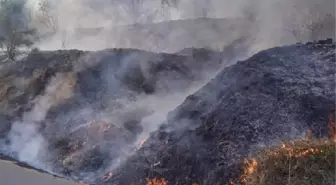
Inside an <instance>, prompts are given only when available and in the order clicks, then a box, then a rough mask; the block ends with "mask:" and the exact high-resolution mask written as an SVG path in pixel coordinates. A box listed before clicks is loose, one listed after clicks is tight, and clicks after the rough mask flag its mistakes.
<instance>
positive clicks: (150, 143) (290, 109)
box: [0, 40, 335, 185]
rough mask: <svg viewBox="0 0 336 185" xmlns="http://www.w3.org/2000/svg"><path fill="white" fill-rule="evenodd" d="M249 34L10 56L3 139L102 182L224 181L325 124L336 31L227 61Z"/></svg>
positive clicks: (12, 152) (44, 162)
mask: <svg viewBox="0 0 336 185" xmlns="http://www.w3.org/2000/svg"><path fill="white" fill-rule="evenodd" d="M238 46H239V47H238ZM244 46H245V45H244V44H242V43H240V44H239V43H237V47H232V48H226V50H225V49H224V50H223V52H215V51H211V50H208V49H195V48H190V49H185V50H183V51H181V52H178V53H176V54H164V53H151V52H145V51H141V50H134V49H109V50H103V51H97V52H89V51H79V50H69V51H61V50H60V51H50V52H44V51H34V52H32V53H30V54H29V55H28V56H27V57H24V58H23V59H22V60H20V61H17V62H13V63H9V64H7V65H3V67H2V68H1V78H0V83H1V91H0V108H1V115H0V119H1V127H0V131H1V138H2V139H1V150H0V151H1V153H2V154H3V155H7V156H10V157H12V158H14V159H15V160H18V161H21V162H24V163H25V164H28V165H30V166H32V167H34V168H37V169H41V170H43V171H47V172H49V173H52V174H55V175H58V176H63V177H66V178H70V179H73V180H76V181H83V182H86V183H91V184H101V183H102V184H116V185H124V184H125V185H129V184H139V185H142V184H146V178H161V177H162V178H165V179H166V180H167V181H168V182H169V184H181V185H182V184H183V185H185V184H192V183H197V184H199V185H201V184H202V185H203V184H204V185H207V184H211V185H213V184H223V183H224V184H225V183H227V182H228V181H229V180H231V179H234V178H236V177H238V176H239V175H240V174H241V166H242V163H243V159H244V158H246V157H247V156H249V155H250V154H252V153H253V152H254V151H255V150H256V149H259V148H262V147H265V146H269V145H273V144H277V143H278V142H279V141H280V140H284V139H294V138H299V137H301V136H302V135H304V134H305V132H306V131H307V130H308V129H309V128H312V129H313V133H314V135H315V136H317V137H322V136H325V135H326V133H327V117H328V114H329V113H330V112H332V111H333V108H334V107H335V43H334V42H333V41H332V40H323V41H319V42H311V43H307V44H296V45H289V46H283V47H276V48H271V49H268V50H265V51H262V52H259V53H257V54H255V55H253V56H252V57H250V58H248V59H246V60H244V61H239V62H237V63H236V64H234V65H232V66H228V67H225V66H226V65H227V64H230V63H232V60H236V59H235V58H234V57H232V56H235V54H234V53H235V52H237V54H236V55H238V53H239V52H240V51H242V50H243V48H244ZM229 54H230V55H229ZM223 67H224V68H223ZM222 68H223V69H222ZM221 69H222V70H221ZM219 70H220V73H218V74H217V72H218V71H219ZM216 74H217V75H216ZM213 76H216V77H215V78H213V79H211V80H210V78H211V77H213ZM204 84H205V85H204ZM203 85H204V86H203ZM195 91H197V92H196V93H195ZM186 97H187V98H186ZM181 102H182V104H181ZM176 107H177V108H176Z"/></svg>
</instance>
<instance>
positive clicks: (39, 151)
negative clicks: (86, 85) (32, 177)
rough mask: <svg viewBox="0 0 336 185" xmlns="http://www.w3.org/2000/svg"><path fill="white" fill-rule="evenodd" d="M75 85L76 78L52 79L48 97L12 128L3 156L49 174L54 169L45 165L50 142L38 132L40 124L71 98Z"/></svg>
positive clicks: (60, 77)
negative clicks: (53, 109)
mask: <svg viewBox="0 0 336 185" xmlns="http://www.w3.org/2000/svg"><path fill="white" fill-rule="evenodd" d="M73 83H74V78H73V76H72V75H71V74H67V73H65V74H63V73H58V74H57V75H56V76H55V77H54V78H52V79H51V81H50V83H49V84H48V86H47V88H46V90H45V93H44V94H43V95H41V96H39V97H37V98H36V99H35V100H34V101H33V102H34V106H33V108H32V110H31V111H29V112H26V113H25V114H24V115H23V118H22V120H21V121H16V122H14V123H13V124H12V127H11V130H10V131H9V133H8V136H7V139H8V144H6V145H5V146H4V149H3V152H5V153H7V154H9V155H11V156H16V158H17V159H18V160H19V161H22V162H27V163H29V164H30V165H32V166H34V167H36V168H40V169H43V170H46V171H50V169H51V166H48V165H46V161H45V159H46V157H47V155H48V150H47V146H48V142H47V140H46V139H45V138H44V136H43V135H42V134H41V133H40V131H39V128H40V127H41V125H40V124H41V122H42V121H44V120H45V118H46V115H47V113H48V111H49V110H50V108H51V107H53V106H55V105H57V104H59V103H61V102H63V101H64V100H66V99H68V98H70V97H71V95H72V87H71V85H73Z"/></svg>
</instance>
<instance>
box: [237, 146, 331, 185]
mask: <svg viewBox="0 0 336 185" xmlns="http://www.w3.org/2000/svg"><path fill="white" fill-rule="evenodd" d="M256 156H257V157H256V158H254V159H250V160H246V161H245V168H244V169H245V170H244V175H242V177H241V179H240V183H241V184H244V185H332V184H335V180H336V179H335V142H334V141H331V140H326V139H325V140H318V139H302V140H298V141H292V142H284V143H282V144H281V146H280V147H273V148H268V149H265V150H263V151H260V153H258V154H257V155H256ZM232 184H233V183H232Z"/></svg>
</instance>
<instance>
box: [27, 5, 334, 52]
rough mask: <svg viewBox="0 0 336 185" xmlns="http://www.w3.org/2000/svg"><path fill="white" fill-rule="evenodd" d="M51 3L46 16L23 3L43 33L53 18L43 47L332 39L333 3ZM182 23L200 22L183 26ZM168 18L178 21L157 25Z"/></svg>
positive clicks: (262, 44)
mask: <svg viewBox="0 0 336 185" xmlns="http://www.w3.org/2000/svg"><path fill="white" fill-rule="evenodd" d="M49 1H50V2H51V3H50V6H49V9H47V10H48V11H47V12H48V14H47V15H48V16H46V14H43V13H41V11H40V10H39V7H38V0H28V2H27V7H28V8H29V9H32V10H33V12H35V13H34V15H35V19H33V20H34V21H35V24H36V26H37V27H38V30H40V31H41V32H46V30H48V29H49V30H50V25H49V26H46V25H45V24H38V23H39V22H40V21H39V20H40V19H41V17H42V18H43V17H44V18H45V17H54V18H55V20H56V21H55V23H54V24H57V31H56V33H54V34H52V35H49V36H45V37H44V38H43V39H42V40H40V42H38V43H36V46H37V47H41V48H44V49H58V48H62V47H64V48H77V49H89V50H98V49H104V48H110V47H126V48H139V49H144V50H150V51H156V52H162V51H163V52H176V51H178V50H180V49H183V48H185V47H193V46H194V47H205V46H208V47H214V48H216V47H217V48H218V46H219V47H223V46H225V45H226V44H228V43H230V41H231V40H230V37H234V35H232V33H231V32H238V33H237V34H238V37H243V36H245V37H246V36H248V37H250V38H251V39H253V40H254V43H253V45H252V46H251V52H253V53H254V52H256V51H259V50H262V49H265V48H269V47H273V46H278V45H284V44H293V43H295V42H302V41H308V40H317V39H324V38H326V37H333V38H334V37H335V1H333V0H321V1H313V0H294V1H292V0H272V1H267V0H254V1H249V0H237V1H230V0H208V1H200V0H185V1H178V2H179V3H177V4H176V6H167V5H162V4H161V2H160V1H154V0H143V1H134V0H126V1H118V0H114V1H113V0H111V1H109V0H98V1H94V2H93V1H87V0H72V1H67V0H61V1H53V0H49ZM139 2H140V3H139ZM33 17H34V16H33ZM202 17H203V18H204V17H206V18H214V19H227V20H230V21H232V22H234V24H233V23H231V22H230V21H226V22H214V23H211V24H210V23H209V24H204V23H203V22H204V21H205V20H204V19H203V20H202V19H198V18H202ZM185 19H198V21H197V22H194V23H187V24H185V22H181V20H185ZM252 19H253V20H252ZM170 20H176V21H177V20H180V22H178V21H177V22H176V24H175V23H174V24H172V23H169V24H168V22H167V24H166V25H165V24H159V23H162V22H165V21H170ZM242 20H243V22H242V23H241V24H238V22H241V21H242ZM34 21H33V22H34ZM202 21H203V22H202ZM223 24H224V25H226V24H227V25H232V26H231V27H233V29H234V30H229V29H226V28H223ZM131 25H133V26H131ZM139 25H143V26H139ZM196 25H198V26H196ZM188 35H189V36H190V37H188ZM185 37H187V38H185ZM205 41H206V44H205V45H204V42H205ZM202 44H203V45H202Z"/></svg>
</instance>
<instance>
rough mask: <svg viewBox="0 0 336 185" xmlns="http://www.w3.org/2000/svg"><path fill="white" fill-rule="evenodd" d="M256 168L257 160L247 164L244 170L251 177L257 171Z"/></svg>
mask: <svg viewBox="0 0 336 185" xmlns="http://www.w3.org/2000/svg"><path fill="white" fill-rule="evenodd" d="M257 166H258V163H257V160H255V159H252V160H251V162H249V163H248V166H247V168H246V172H247V175H251V174H252V173H253V172H254V171H255V170H256V169H257Z"/></svg>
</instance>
